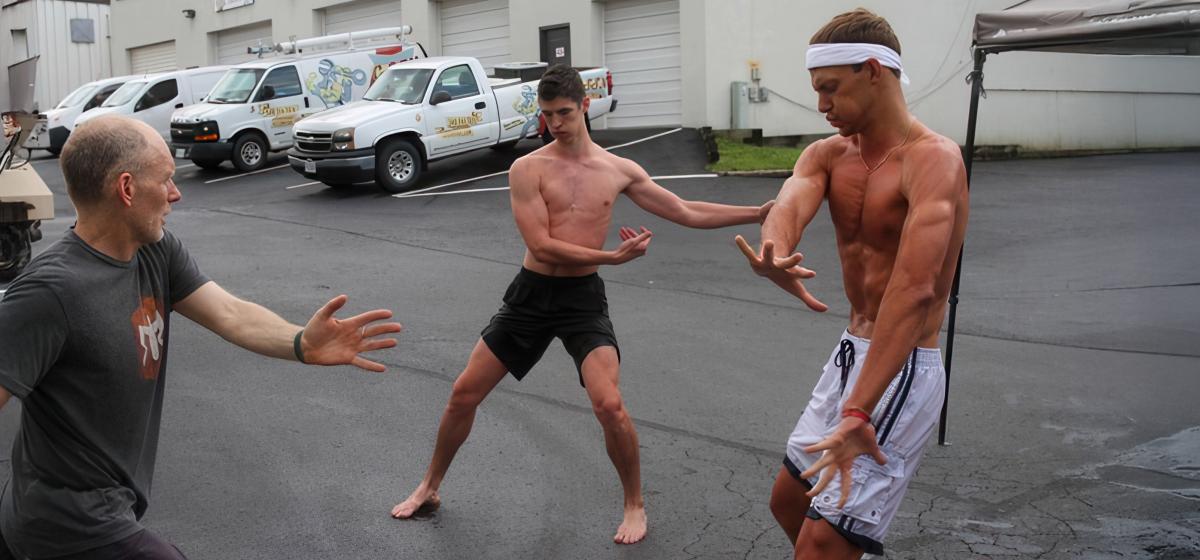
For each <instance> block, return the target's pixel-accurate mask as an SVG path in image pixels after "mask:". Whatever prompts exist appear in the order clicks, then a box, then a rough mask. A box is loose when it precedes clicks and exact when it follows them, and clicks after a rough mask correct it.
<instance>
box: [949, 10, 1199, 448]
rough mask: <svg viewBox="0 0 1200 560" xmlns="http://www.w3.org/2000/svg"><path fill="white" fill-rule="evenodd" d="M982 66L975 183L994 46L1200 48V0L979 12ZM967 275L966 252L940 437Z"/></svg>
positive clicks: (975, 79) (968, 159)
mask: <svg viewBox="0 0 1200 560" xmlns="http://www.w3.org/2000/svg"><path fill="white" fill-rule="evenodd" d="M973 45H974V53H975V69H974V70H973V71H972V72H971V74H970V75H969V76H968V77H967V80H968V81H969V82H970V83H971V105H970V112H969V113H968V117H967V143H966V146H965V147H964V150H963V160H964V162H965V163H966V168H967V183H968V186H969V185H970V181H971V163H972V160H973V159H974V154H975V124H976V119H977V117H978V115H979V98H980V96H981V94H982V93H983V63H984V61H985V60H986V59H987V56H988V55H989V54H999V53H1003V52H1006V51H1016V50H1025V51H1054V52H1069V53H1090V54H1110V55H1179V56H1200V1H1185V0H1124V1H1111V0H1110V1H1108V2H1096V1H1091V2H1089V1H1087V0H1026V1H1024V2H1021V3H1018V4H1016V5H1014V6H1011V7H1009V8H1007V9H1005V10H1002V11H999V12H982V13H979V14H977V15H976V16H975V33H974V40H973ZM961 279H962V252H961V251H960V252H959V256H958V270H957V271H956V272H955V275H954V284H953V285H952V287H951V288H950V320H949V323H948V325H947V335H946V391H947V392H946V401H945V402H944V403H943V405H942V419H941V425H940V427H939V429H938V443H939V444H942V445H944V444H945V443H946V411H947V405H948V403H949V401H950V396H949V395H950V393H949V387H950V366H951V361H952V360H953V357H954V319H955V314H956V312H957V309H958V288H959V283H960V281H961Z"/></svg>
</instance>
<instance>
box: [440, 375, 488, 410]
mask: <svg viewBox="0 0 1200 560" xmlns="http://www.w3.org/2000/svg"><path fill="white" fill-rule="evenodd" d="M486 396H487V393H486V392H485V391H483V390H481V389H480V388H478V387H476V386H474V385H473V384H471V383H468V382H466V381H463V379H462V378H461V377H459V379H458V381H455V382H454V389H453V390H452V391H451V392H450V402H449V403H448V404H447V405H446V408H447V409H449V410H450V411H453V412H469V411H472V410H475V408H477V407H478V406H479V403H481V402H483V399H484V397H486Z"/></svg>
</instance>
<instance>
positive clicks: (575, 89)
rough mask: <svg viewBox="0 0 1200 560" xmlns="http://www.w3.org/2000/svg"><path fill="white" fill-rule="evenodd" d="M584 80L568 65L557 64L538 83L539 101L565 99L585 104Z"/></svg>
mask: <svg viewBox="0 0 1200 560" xmlns="http://www.w3.org/2000/svg"><path fill="white" fill-rule="evenodd" d="M584 95H586V93H585V92H584V91H583V78H582V77H580V76H579V71H578V70H576V69H574V68H571V67H570V66H567V65H566V64H555V65H554V66H551V67H550V69H549V70H546V73H545V74H542V81H540V82H538V99H541V100H544V101H550V100H553V99H558V98H559V97H565V98H567V99H570V100H571V101H574V102H575V103H583V97H584Z"/></svg>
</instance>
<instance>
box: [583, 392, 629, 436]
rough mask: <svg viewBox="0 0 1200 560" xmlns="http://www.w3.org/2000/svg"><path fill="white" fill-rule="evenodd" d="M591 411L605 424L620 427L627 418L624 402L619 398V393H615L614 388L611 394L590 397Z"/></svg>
mask: <svg viewBox="0 0 1200 560" xmlns="http://www.w3.org/2000/svg"><path fill="white" fill-rule="evenodd" d="M592 411H593V412H595V413H596V418H597V419H598V420H600V423H601V424H603V425H605V426H613V427H620V426H622V425H623V424H624V422H625V420H626V419H627V418H628V413H627V412H626V411H625V403H624V401H622V400H621V395H620V393H616V391H615V390H614V391H613V393H612V394H606V395H604V396H601V397H597V398H594V399H592Z"/></svg>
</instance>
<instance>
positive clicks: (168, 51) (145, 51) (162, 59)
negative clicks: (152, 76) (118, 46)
mask: <svg viewBox="0 0 1200 560" xmlns="http://www.w3.org/2000/svg"><path fill="white" fill-rule="evenodd" d="M178 67H179V65H178V63H177V62H176V61H175V41H163V42H161V43H155V44H153V45H144V46H141V47H134V48H132V49H129V70H130V72H132V73H134V74H147V73H150V72H163V71H166V70H175V69H176V68H178Z"/></svg>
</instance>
